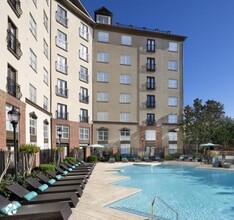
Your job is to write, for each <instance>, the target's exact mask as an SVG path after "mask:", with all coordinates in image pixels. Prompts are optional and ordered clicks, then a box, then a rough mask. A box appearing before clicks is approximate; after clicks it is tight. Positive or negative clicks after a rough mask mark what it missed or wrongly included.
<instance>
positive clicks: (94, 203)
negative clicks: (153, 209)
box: [69, 161, 234, 220]
mask: <svg viewBox="0 0 234 220" xmlns="http://www.w3.org/2000/svg"><path fill="white" fill-rule="evenodd" d="M165 163H170V164H187V165H193V166H196V167H197V168H210V169H219V170H221V169H225V168H213V167H212V166H211V165H206V164H201V163H194V162H179V161H170V162H165ZM130 164H132V163H130V162H129V163H128V164H126V163H113V164H112V163H97V165H96V167H95V169H94V171H93V173H92V175H91V177H90V179H89V181H88V183H87V185H86V187H85V189H84V192H83V195H82V197H81V198H80V201H79V203H78V205H77V206H76V207H75V208H73V209H72V215H71V216H70V218H69V220H144V219H146V218H144V217H141V216H137V215H133V214H130V213H126V212H121V211H118V210H115V209H111V208H107V207H105V206H106V205H107V204H110V203H112V202H114V201H117V200H119V199H122V198H124V197H127V196H129V195H132V194H134V193H137V192H139V189H134V188H126V187H120V186H116V185H113V184H110V183H111V182H115V181H118V180H122V179H125V178H128V177H121V176H117V175H113V173H115V172H117V171H116V170H118V169H121V166H126V165H130ZM141 164H142V165H143V164H144V163H141ZM149 164H150V163H147V165H149ZM152 165H155V163H152ZM225 170H230V171H231V170H232V171H233V170H234V166H233V165H232V167H231V168H228V169H225Z"/></svg>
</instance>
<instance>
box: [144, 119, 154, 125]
mask: <svg viewBox="0 0 234 220" xmlns="http://www.w3.org/2000/svg"><path fill="white" fill-rule="evenodd" d="M146 124H147V125H148V126H154V125H155V120H146Z"/></svg>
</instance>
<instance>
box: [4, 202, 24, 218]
mask: <svg viewBox="0 0 234 220" xmlns="http://www.w3.org/2000/svg"><path fill="white" fill-rule="evenodd" d="M20 207H21V205H20V203H18V202H17V201H13V202H11V203H10V204H8V205H6V206H5V207H3V208H1V210H0V212H1V213H2V214H3V215H6V216H8V215H13V214H15V213H16V211H17V209H18V208H20Z"/></svg>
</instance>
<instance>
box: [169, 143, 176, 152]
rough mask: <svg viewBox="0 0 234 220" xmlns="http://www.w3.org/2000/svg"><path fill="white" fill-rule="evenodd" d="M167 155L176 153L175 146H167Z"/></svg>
mask: <svg viewBox="0 0 234 220" xmlns="http://www.w3.org/2000/svg"><path fill="white" fill-rule="evenodd" d="M168 153H169V154H175V153H177V144H168Z"/></svg>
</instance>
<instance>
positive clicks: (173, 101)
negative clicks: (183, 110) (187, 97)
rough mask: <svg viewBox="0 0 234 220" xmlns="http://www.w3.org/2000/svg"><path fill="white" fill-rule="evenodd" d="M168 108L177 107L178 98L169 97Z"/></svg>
mask: <svg viewBox="0 0 234 220" xmlns="http://www.w3.org/2000/svg"><path fill="white" fill-rule="evenodd" d="M168 106H178V97H176V96H169V97H168Z"/></svg>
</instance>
